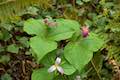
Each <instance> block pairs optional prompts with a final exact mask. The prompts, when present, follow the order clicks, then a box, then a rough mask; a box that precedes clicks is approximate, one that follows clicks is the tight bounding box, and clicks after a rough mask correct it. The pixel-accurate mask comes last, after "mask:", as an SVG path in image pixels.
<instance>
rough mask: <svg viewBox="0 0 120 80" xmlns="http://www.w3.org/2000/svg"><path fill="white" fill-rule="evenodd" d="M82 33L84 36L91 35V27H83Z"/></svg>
mask: <svg viewBox="0 0 120 80" xmlns="http://www.w3.org/2000/svg"><path fill="white" fill-rule="evenodd" d="M82 35H83V37H87V36H88V35H89V28H88V27H87V26H83V27H82Z"/></svg>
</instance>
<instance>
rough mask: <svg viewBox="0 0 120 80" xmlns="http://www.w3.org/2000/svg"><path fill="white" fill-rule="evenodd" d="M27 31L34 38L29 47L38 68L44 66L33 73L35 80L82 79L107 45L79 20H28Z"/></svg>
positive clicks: (25, 25) (25, 29) (25, 23)
mask: <svg viewBox="0 0 120 80" xmlns="http://www.w3.org/2000/svg"><path fill="white" fill-rule="evenodd" d="M24 31H25V32H26V33H27V34H28V35H31V36H32V37H31V38H30V40H29V44H30V50H31V51H32V55H33V57H34V58H35V60H36V62H37V63H38V64H42V65H44V67H43V68H40V69H35V70H33V73H32V80H56V77H60V76H62V77H63V78H62V79H61V80H64V77H65V76H68V77H69V76H73V75H75V74H76V75H78V76H80V75H81V73H83V71H84V68H85V66H86V65H87V64H88V63H89V62H90V60H91V59H92V57H93V53H94V52H96V51H98V50H99V49H100V48H101V47H102V45H103V41H102V40H101V39H100V38H98V36H97V34H95V33H93V32H92V31H90V29H89V27H88V26H81V25H80V24H79V22H77V21H75V20H69V19H52V18H45V19H28V20H26V21H25V22H24ZM75 78H76V76H75ZM68 80H69V79H68ZM72 80H74V79H72Z"/></svg>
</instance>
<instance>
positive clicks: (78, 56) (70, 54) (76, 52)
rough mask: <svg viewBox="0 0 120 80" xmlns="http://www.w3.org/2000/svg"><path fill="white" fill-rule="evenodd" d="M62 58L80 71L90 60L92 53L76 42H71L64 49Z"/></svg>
mask: <svg viewBox="0 0 120 80" xmlns="http://www.w3.org/2000/svg"><path fill="white" fill-rule="evenodd" d="M64 56H65V58H66V59H67V60H68V62H69V63H71V64H72V65H73V66H74V67H75V68H76V69H78V70H79V71H81V70H82V69H83V68H84V66H85V65H86V64H87V63H88V62H89V61H90V60H91V59H92V56H93V53H92V51H90V50H88V49H86V48H85V47H84V46H83V45H80V44H79V43H78V42H71V43H68V45H67V46H66V47H65V50H64Z"/></svg>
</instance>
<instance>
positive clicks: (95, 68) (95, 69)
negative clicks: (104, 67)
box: [91, 60, 102, 80]
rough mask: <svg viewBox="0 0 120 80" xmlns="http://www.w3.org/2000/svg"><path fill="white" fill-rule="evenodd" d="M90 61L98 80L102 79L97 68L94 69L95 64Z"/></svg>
mask: <svg viewBox="0 0 120 80" xmlns="http://www.w3.org/2000/svg"><path fill="white" fill-rule="evenodd" d="M91 63H92V66H93V68H94V69H95V71H96V73H97V76H98V78H99V80H102V78H101V76H100V74H99V72H98V70H97V69H96V67H95V64H94V62H93V61H92V60H91Z"/></svg>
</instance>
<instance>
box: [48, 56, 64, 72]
mask: <svg viewBox="0 0 120 80" xmlns="http://www.w3.org/2000/svg"><path fill="white" fill-rule="evenodd" d="M60 63H61V58H59V57H57V58H56V60H55V64H54V65H52V66H51V67H50V68H49V69H48V72H50V73H51V72H53V71H55V70H57V71H58V72H60V73H61V74H64V70H63V68H62V67H60V66H59V64H60Z"/></svg>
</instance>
